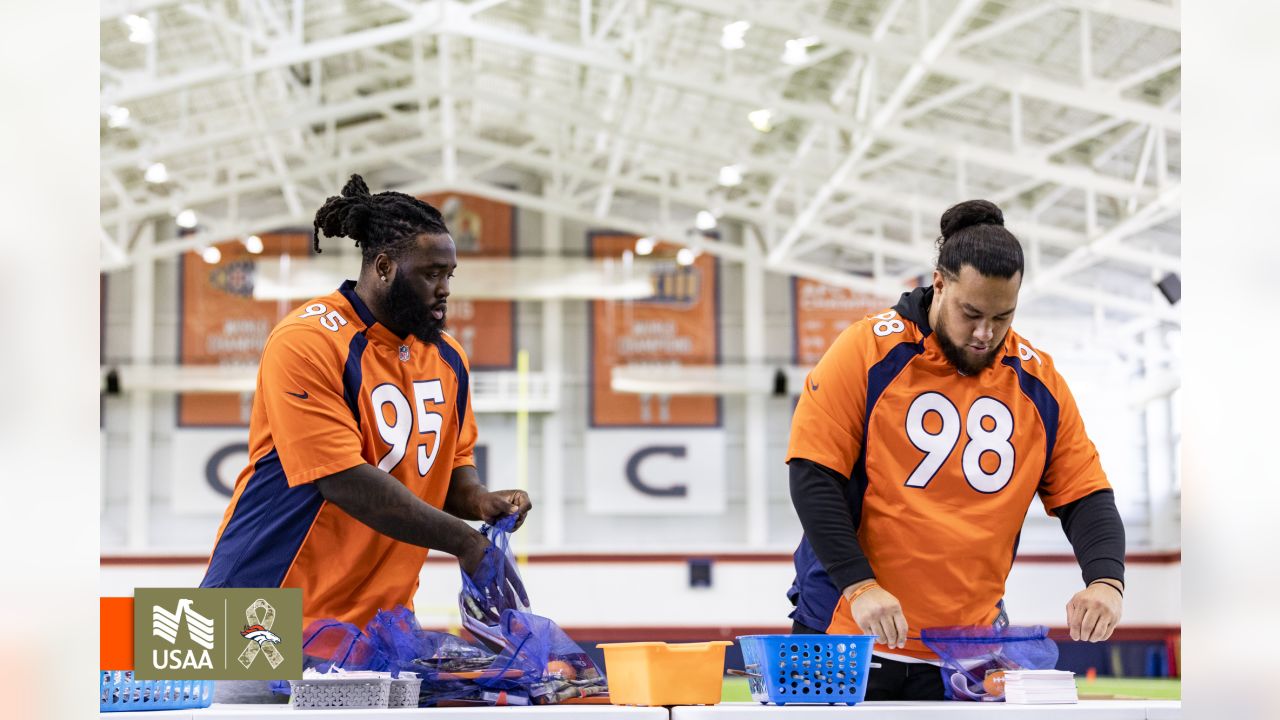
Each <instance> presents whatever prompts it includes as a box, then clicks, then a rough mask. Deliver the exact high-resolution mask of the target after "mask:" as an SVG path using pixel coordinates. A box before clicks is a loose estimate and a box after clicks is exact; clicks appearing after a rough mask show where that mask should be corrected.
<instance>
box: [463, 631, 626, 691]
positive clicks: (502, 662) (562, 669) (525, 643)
mask: <svg viewBox="0 0 1280 720" xmlns="http://www.w3.org/2000/svg"><path fill="white" fill-rule="evenodd" d="M499 627H500V631H501V635H502V642H503V650H502V652H501V653H499V655H498V658H497V660H495V661H494V663H493V668H492V670H493V672H492V677H491V678H489V679H485V680H480V681H478V682H479V683H480V684H481V685H486V686H487V687H489V688H491V689H503V690H506V691H507V693H508V696H512V695H516V696H519V697H525V698H528V701H529V704H537V705H546V704H555V703H560V702H564V701H565V700H569V699H573V698H586V697H591V696H593V695H603V694H605V693H607V692H609V688H608V684H607V682H606V680H605V677H604V673H602V672H600V668H598V667H596V664H595V663H594V662H592V660H591V657H590V656H588V655H587V654H586V653H585V652H583V650H582V647H581V646H579V645H578V644H577V643H576V642H574V641H573V640H572V639H571V638H570V637H569V636H568V635H567V634H566V633H565V632H564V630H561V629H560V626H559V625H557V624H556V623H555V621H553V620H551V619H550V618H546V617H542V616H541V615H535V614H533V613H531V612H524V611H519V610H506V611H504V612H503V613H502V621H501V623H500V625H499Z"/></svg>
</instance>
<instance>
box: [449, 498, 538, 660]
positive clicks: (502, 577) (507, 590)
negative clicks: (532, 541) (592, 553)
mask: <svg viewBox="0 0 1280 720" xmlns="http://www.w3.org/2000/svg"><path fill="white" fill-rule="evenodd" d="M518 519H519V516H517V515H507V516H505V517H502V518H500V519H499V520H498V521H497V522H495V523H494V524H492V525H487V524H486V525H484V526H482V527H481V528H480V532H481V533H483V534H484V535H485V537H487V538H489V543H490V547H489V548H488V549H486V550H485V554H484V559H483V560H482V561H481V563H480V567H479V568H477V569H476V571H475V572H474V573H473V574H471V575H468V574H467V573H466V572H463V573H462V592H460V593H458V610H459V611H460V612H461V614H462V627H464V628H466V629H467V630H468V631H470V632H471V634H472V635H474V636H475V637H476V638H477V639H478V640H480V641H481V642H483V643H484V644H485V645H487V646H489V647H490V648H491V649H493V650H494V651H495V652H496V651H498V650H500V649H502V647H503V638H502V628H501V627H500V626H501V623H502V614H503V612H505V611H507V610H516V611H526V610H528V609H529V596H528V595H527V594H526V593H525V590H524V583H523V582H522V581H521V580H520V574H519V573H518V572H517V571H516V564H515V557H514V556H513V555H512V553H511V533H512V531H513V529H514V528H515V524H516V521H517V520H518Z"/></svg>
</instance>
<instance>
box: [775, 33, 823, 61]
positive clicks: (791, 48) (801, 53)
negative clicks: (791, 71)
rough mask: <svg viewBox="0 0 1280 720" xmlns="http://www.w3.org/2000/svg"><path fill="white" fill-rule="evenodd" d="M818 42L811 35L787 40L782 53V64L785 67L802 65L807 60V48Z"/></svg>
mask: <svg viewBox="0 0 1280 720" xmlns="http://www.w3.org/2000/svg"><path fill="white" fill-rule="evenodd" d="M819 42H820V41H819V40H818V38H816V37H813V36H812V35H810V36H808V37H802V38H795V39H794V40H788V41H787V44H786V50H785V51H783V53H782V62H783V63H785V64H787V65H803V64H805V62H807V61H808V60H809V48H811V47H813V46H814V45H817V44H818V43H819Z"/></svg>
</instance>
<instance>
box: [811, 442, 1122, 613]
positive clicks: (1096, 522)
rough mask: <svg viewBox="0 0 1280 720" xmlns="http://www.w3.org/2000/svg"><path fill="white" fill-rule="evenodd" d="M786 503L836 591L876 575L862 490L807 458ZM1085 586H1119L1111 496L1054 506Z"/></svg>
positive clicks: (1118, 538) (1118, 534)
mask: <svg viewBox="0 0 1280 720" xmlns="http://www.w3.org/2000/svg"><path fill="white" fill-rule="evenodd" d="M789 467H790V485H791V502H792V504H793V505H794V506H795V509H796V514H797V515H798V516H799V517H800V525H801V526H802V527H803V528H804V534H805V538H806V539H807V540H808V541H809V545H810V546H811V547H812V548H813V553H814V555H816V556H817V557H818V561H819V562H821V563H822V567H823V569H825V570H826V571H827V575H828V576H829V577H830V578H831V583H832V584H833V585H834V586H835V587H836V589H838V590H843V589H844V588H846V587H849V586H850V585H852V584H854V583H856V582H859V581H862V580H867V579H869V578H873V577H875V572H874V571H873V570H872V568H871V563H870V561H868V560H867V556H866V554H865V553H863V551H862V546H861V545H860V544H859V543H858V534H857V528H858V524H859V521H860V519H861V516H862V492H861V489H860V488H856V487H854V483H853V482H852V481H851V480H850V479H849V478H847V477H844V476H843V475H841V474H840V473H838V472H836V471H835V470H832V469H831V468H828V467H825V466H823V465H820V464H818V463H815V462H813V461H811V460H805V459H804V458H795V459H793V460H792V461H791V463H790V465H789ZM1054 514H1056V515H1057V516H1058V518H1059V519H1060V520H1061V522H1062V530H1063V532H1064V533H1066V536H1067V540H1068V541H1070V542H1071V547H1072V549H1073V550H1074V551H1075V556H1076V560H1077V561H1078V562H1079V564H1080V570H1081V575H1082V576H1083V578H1084V582H1085V584H1086V585H1087V584H1089V583H1091V582H1093V581H1094V580H1099V579H1102V578H1111V579H1115V580H1118V581H1120V583H1121V584H1122V585H1123V583H1124V547H1125V536H1124V523H1122V522H1121V520H1120V513H1119V511H1118V510H1117V509H1116V503H1115V494H1114V493H1113V492H1112V491H1110V490H1100V491H1098V492H1095V493H1093V494H1091V495H1087V496H1085V497H1083V498H1081V499H1079V500H1076V501H1075V502H1071V503H1068V504H1066V505H1063V506H1062V507H1059V508H1056V509H1055V510H1054Z"/></svg>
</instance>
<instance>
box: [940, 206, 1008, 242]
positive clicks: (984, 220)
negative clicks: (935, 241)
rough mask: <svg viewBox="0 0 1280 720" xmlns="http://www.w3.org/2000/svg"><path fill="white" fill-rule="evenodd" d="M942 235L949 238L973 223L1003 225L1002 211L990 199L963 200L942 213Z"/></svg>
mask: <svg viewBox="0 0 1280 720" xmlns="http://www.w3.org/2000/svg"><path fill="white" fill-rule="evenodd" d="M939 225H941V227H942V237H944V238H949V237H951V236H952V235H954V234H955V233H957V232H959V231H961V230H963V229H965V228H967V227H970V226H973V225H999V226H1001V227H1003V226H1004V213H1002V212H1000V208H998V207H996V204H995V203H993V202H991V201H990V200H965V201H964V202H962V203H959V204H956V205H952V206H951V207H949V208H947V211H946V212H944V213H942V221H941V222H940V223H939Z"/></svg>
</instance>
